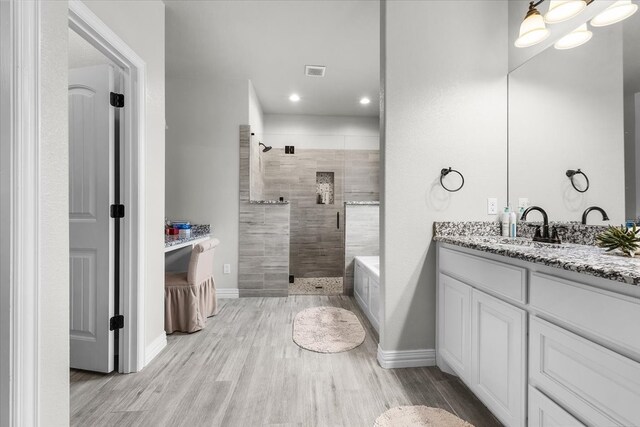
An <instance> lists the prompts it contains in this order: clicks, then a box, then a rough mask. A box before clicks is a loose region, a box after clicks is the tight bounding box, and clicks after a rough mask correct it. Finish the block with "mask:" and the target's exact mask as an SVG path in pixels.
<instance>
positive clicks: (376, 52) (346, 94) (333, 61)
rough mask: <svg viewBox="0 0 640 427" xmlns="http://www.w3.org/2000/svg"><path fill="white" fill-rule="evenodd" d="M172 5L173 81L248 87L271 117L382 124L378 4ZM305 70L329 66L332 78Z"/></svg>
mask: <svg viewBox="0 0 640 427" xmlns="http://www.w3.org/2000/svg"><path fill="white" fill-rule="evenodd" d="M165 4H166V40H165V43H166V73H167V76H168V77H191V78H196V77H198V78H203V77H204V78H222V79H226V78H234V79H237V78H239V79H249V80H251V81H252V82H253V85H254V86H255V89H256V92H257V94H258V97H259V98H260V102H261V104H262V108H263V110H264V112H265V114H319V115H338V116H339V115H344V116H354V115H355V116H378V114H379V104H378V93H379V80H380V79H379V68H380V59H379V57H380V48H379V44H380V31H379V27H380V19H379V3H378V1H372V0H361V1H353V0H295V1H292V0H284V1H280V0H244V1H237V0H236V1H233V0H213V1H212V0H209V1H203V0H200V1H190V0H166V1H165ZM305 65H326V67H327V71H326V76H325V77H323V78H317V77H306V76H305V75H304V67H305ZM292 93H297V94H299V95H300V98H301V100H300V101H299V102H297V103H293V102H291V101H289V95H291V94H292ZM363 96H366V97H369V98H370V99H371V103H370V104H369V105H366V106H364V105H361V104H360V103H359V100H360V98H362V97H363Z"/></svg>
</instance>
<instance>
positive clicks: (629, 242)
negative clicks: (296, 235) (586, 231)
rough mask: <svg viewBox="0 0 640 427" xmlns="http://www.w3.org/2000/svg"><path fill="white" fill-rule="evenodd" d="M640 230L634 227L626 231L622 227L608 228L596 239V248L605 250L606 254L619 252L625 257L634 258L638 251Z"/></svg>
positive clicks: (639, 247)
mask: <svg viewBox="0 0 640 427" xmlns="http://www.w3.org/2000/svg"><path fill="white" fill-rule="evenodd" d="M638 233H640V229H638V228H636V226H635V225H634V226H633V228H632V229H630V230H629V229H627V227H625V226H624V225H621V226H620V227H614V226H609V228H608V229H607V231H605V232H603V233H601V234H599V235H598V236H597V237H596V240H597V243H598V246H600V247H601V248H606V249H607V252H611V251H613V250H616V249H618V250H620V251H621V252H622V253H623V254H625V255H626V256H630V257H632V256H634V255H635V254H636V252H639V251H640V237H638Z"/></svg>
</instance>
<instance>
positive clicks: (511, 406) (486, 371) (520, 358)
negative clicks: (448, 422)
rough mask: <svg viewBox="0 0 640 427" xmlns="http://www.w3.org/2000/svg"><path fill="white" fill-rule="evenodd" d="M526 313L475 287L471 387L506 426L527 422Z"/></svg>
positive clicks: (472, 315)
mask: <svg viewBox="0 0 640 427" xmlns="http://www.w3.org/2000/svg"><path fill="white" fill-rule="evenodd" d="M525 327H526V313H525V312H524V310H521V309H519V308H516V307H514V306H512V305H510V304H507V303H505V302H503V301H500V300H499V299H496V298H494V297H491V296H489V295H487V294H485V293H483V292H480V291H477V290H475V289H474V290H473V292H472V308H471V328H472V332H471V337H472V339H471V371H472V383H471V384H470V387H471V389H472V390H473V391H474V392H475V394H476V395H477V396H478V397H479V398H480V399H481V400H482V401H483V402H484V404H485V405H487V407H488V408H489V409H490V410H491V411H492V412H493V413H494V415H495V416H496V417H498V419H499V420H500V421H502V422H503V423H504V424H505V425H507V426H524V425H525V407H526V406H525V398H526V372H525V369H526V365H525V357H526V352H525V339H526V330H525Z"/></svg>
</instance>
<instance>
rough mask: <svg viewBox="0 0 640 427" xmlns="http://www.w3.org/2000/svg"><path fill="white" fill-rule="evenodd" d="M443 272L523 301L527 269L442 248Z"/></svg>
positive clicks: (440, 262)
mask: <svg viewBox="0 0 640 427" xmlns="http://www.w3.org/2000/svg"><path fill="white" fill-rule="evenodd" d="M439 264H440V265H439V266H440V271H442V272H446V273H447V274H448V275H450V276H452V277H455V278H456V279H459V280H462V281H463V282H465V283H468V284H470V285H473V286H474V287H477V288H480V289H486V290H488V291H491V292H493V293H495V294H497V295H500V296H503V297H505V298H508V299H511V300H514V301H517V302H519V303H522V304H524V303H525V302H526V301H525V299H526V283H527V272H526V270H525V269H524V268H520V267H514V266H511V265H508V264H503V263H500V262H496V261H491V260H488V259H484V258H480V257H477V256H473V255H469V254H465V253H462V252H457V251H452V250H450V249H446V248H440V253H439Z"/></svg>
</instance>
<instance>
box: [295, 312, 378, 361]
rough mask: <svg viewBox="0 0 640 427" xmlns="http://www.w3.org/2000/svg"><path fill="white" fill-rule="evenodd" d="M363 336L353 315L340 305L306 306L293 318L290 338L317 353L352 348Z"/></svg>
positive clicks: (361, 341)
mask: <svg viewBox="0 0 640 427" xmlns="http://www.w3.org/2000/svg"><path fill="white" fill-rule="evenodd" d="M364 335H365V333H364V328H363V327H362V325H361V324H360V321H359V320H358V318H357V317H356V315H355V314H353V313H352V312H350V311H349V310H344V309H342V308H337V307H313V308H307V309H306V310H302V311H301V312H299V313H298V314H296V318H295V319H294V320H293V341H294V342H295V343H296V344H298V345H299V346H300V347H302V348H304V349H307V350H311V351H315V352H317V353H340V352H342V351H347V350H351V349H354V348H356V347H357V346H359V345H360V344H362V343H363V342H364Z"/></svg>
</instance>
